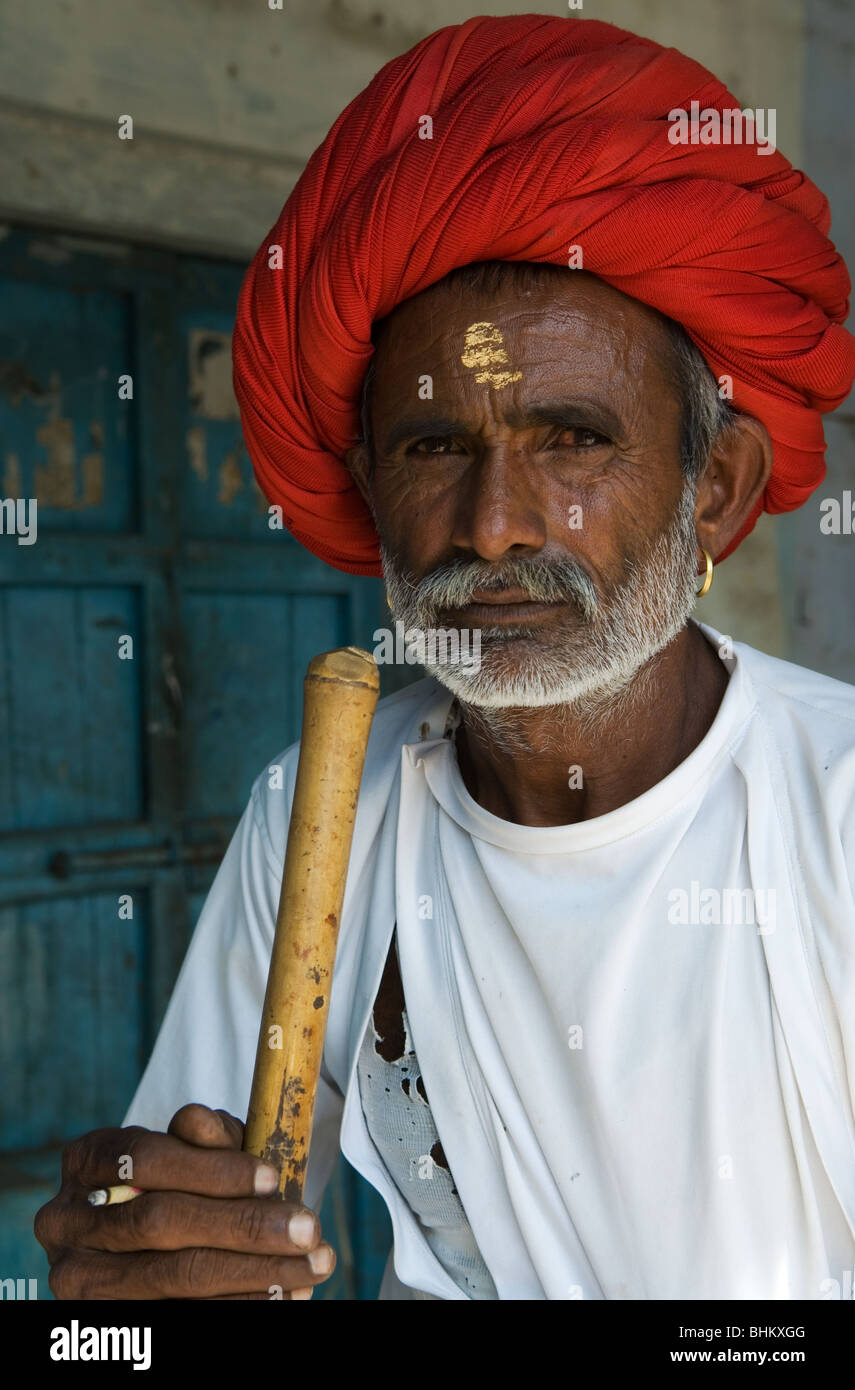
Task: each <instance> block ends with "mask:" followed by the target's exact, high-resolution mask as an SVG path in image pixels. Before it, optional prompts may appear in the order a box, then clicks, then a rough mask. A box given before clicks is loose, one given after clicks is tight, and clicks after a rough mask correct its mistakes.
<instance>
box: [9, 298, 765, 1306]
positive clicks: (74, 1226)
mask: <svg viewBox="0 0 855 1390" xmlns="http://www.w3.org/2000/svg"><path fill="white" fill-rule="evenodd" d="M485 321H486V322H488V323H491V324H493V325H495V326H496V327H497V328H498V329H499V331H500V332H501V334H502V335H503V340H504V347H505V350H506V352H507V355H508V358H509V359H510V370H512V371H521V372H522V376H521V377H520V378H519V380H517V381H514V382H510V383H509V384H508V385H506V386H502V387H499V386H497V385H495V384H493V385H491V384H489V383H479V382H477V381H476V380H475V377H476V371H475V370H474V369H473V368H471V367H467V366H466V365H465V364H464V363H463V362H461V356H462V354H463V351H464V342H465V335H466V331H467V329H468V328H469V326H470V325H471V324H473V323H478V322H485ZM668 351H669V346H668V342H667V338H666V336H665V331H664V329H663V326H662V323H661V321H660V319H659V318H658V316H657V315H656V314H655V313H654V312H653V311H652V310H650V309H648V308H646V307H645V306H644V305H641V304H639V303H637V302H635V301H633V300H630V299H627V298H626V297H625V296H624V295H621V294H620V293H619V292H618V291H616V290H614V289H612V288H611V287H610V286H607V285H605V284H604V283H602V282H601V281H598V280H596V279H594V278H593V277H592V276H590V275H587V274H584V273H582V272H575V273H574V274H573V275H570V274H569V273H568V274H567V275H566V276H563V277H562V280H561V284H560V286H556V287H555V288H554V289H549V290H544V289H532V290H531V291H530V292H527V293H519V292H514V293H511V292H508V293H506V294H501V295H498V296H494V297H492V298H489V299H487V300H485V299H484V298H483V297H479V296H475V295H472V294H469V295H468V296H467V295H463V294H461V293H460V291H459V290H455V291H454V292H452V293H450V292H449V291H448V289H447V288H445V287H444V286H443V285H442V284H440V285H437V286H434V287H432V288H431V289H430V290H428V291H426V292H425V293H424V294H423V295H420V296H419V297H418V298H417V299H414V300H411V301H409V302H408V303H406V304H403V305H401V306H399V307H398V308H397V309H396V310H395V311H394V313H393V314H392V315H391V316H390V318H389V320H388V321H387V324H386V327H385V330H384V332H383V334H382V337H381V340H380V343H379V345H378V353H377V364H376V365H377V370H376V377H375V388H374V391H373V396H372V422H373V433H374V438H375V440H376V441H377V445H376V456H375V454H372V453H371V452H369V451H368V450H367V449H366V448H364V447H362V446H357V447H356V448H354V449H353V450H351V451H350V452H349V454H348V456H347V462H348V465H349V467H350V468H351V471H352V473H353V476H354V478H355V479H356V481H357V484H358V486H359V487H360V490H361V491H362V494H363V496H364V497H365V498H366V500H367V501H368V502H369V505H370V506H371V507H372V508H373V510H374V513H375V515H376V517H377V521H378V525H379V527H380V530H381V533H382V535H383V536H384V539H385V541H386V543H387V545H388V546H389V548H390V549H391V550H392V551H393V552H395V553H396V554H397V556H398V558H399V562H401V563H402V564H403V565H404V566H405V567H406V568H407V569H409V570H410V571H412V572H413V573H414V574H415V575H416V577H417V578H421V577H423V576H424V575H426V574H428V573H430V571H431V570H432V569H434V568H435V567H436V566H437V565H441V564H445V563H447V562H448V561H450V560H452V559H454V558H456V557H460V556H462V557H464V558H469V559H474V558H480V559H483V560H488V561H494V562H498V561H499V560H501V559H502V558H503V557H506V556H510V555H516V556H536V555H540V554H542V555H549V554H553V555H555V554H559V553H560V552H561V551H562V549H563V550H565V551H568V552H570V553H571V554H572V557H573V558H574V559H575V560H576V561H577V562H578V563H580V564H581V565H582V566H583V568H584V569H585V570H586V572H587V573H588V575H589V576H590V577H591V579H592V580H593V582H594V584H595V585H596V588H597V592H598V594H605V593H607V592H608V590H609V588H610V587H611V586H613V585H615V584H617V583H619V582H620V580H621V577H622V575H623V574H624V570H625V565H626V563H627V561H628V560H629V559H631V558H632V557H633V556H636V555H641V554H642V553H643V552H644V551H645V549H646V548H647V547H648V546H649V545H650V543H651V540H652V539H653V538H655V537H656V535H657V534H659V532H660V531H661V530H662V529H663V527H664V526H665V524H666V522H667V521H668V519H669V518H670V516H671V514H672V513H673V510H674V507H675V505H676V502H677V498H678V497H679V495H680V491H681V488H682V474H681V472H680V468H679V462H678V457H679V454H678V442H679V403H678V401H677V400H676V399H675V398H674V395H673V391H672V388H671V386H670V385H669V379H668V374H667V371H666V361H667V359H666V356H665V354H666V353H667V352H668ZM425 373H428V374H430V375H431V376H432V377H433V383H434V390H433V400H431V401H420V400H419V399H418V393H417V384H418V379H419V377H420V376H422V375H424V374H425ZM559 402H561V403H564V404H563V406H562V409H561V410H560V411H558V412H556V409H555V407H556V404H557V403H559ZM547 407H549V410H548V415H549V418H548V419H547V417H546V414H544V413H543V412H544V411H545V410H546V408H547ZM538 411H540V412H541V413H540V415H539V416H538V415H537V414H536V413H537V412H538ZM440 416H441V417H442V419H443V420H444V422H445V423H444V424H439V423H438V420H437V417H440ZM405 421H410V422H412V423H411V425H410V426H409V427H408V429H407V432H406V434H405V436H404V437H403V438H401V439H399V440H398V441H397V442H394V443H393V442H392V440H391V436H392V435H393V433H394V432H395V431H396V430H399V428H400V427H401V426H402V424H403V423H404V422H405ZM438 436H441V442H439V443H438V442H437V437H438ZM431 438H432V439H433V443H430V442H429V441H430V440H431ZM419 441H421V443H419ZM426 441H427V442H426ZM771 466H772V451H771V444H770V441H769V436H768V434H767V432H766V430H765V429H764V427H763V426H762V425H761V424H760V423H759V422H758V421H756V420H753V419H750V418H749V417H746V416H740V417H739V418H738V422H737V425H736V428H735V429H734V430H733V431H732V432H731V434H730V435H729V436H728V438H727V439H726V440H722V441H720V442H719V444H718V445H717V446H716V449H715V452H714V455H713V457H712V459H711V461H710V463H709V465H708V467H707V470H706V472H705V474H704V476H703V478H702V481H701V483H700V485H699V488H698V495H697V505H696V508H695V526H696V534H697V538H698V561H699V564H698V572H699V573H701V572H702V571H703V568H704V566H703V564H702V552H701V547H705V548H706V549H707V550H709V551H710V553H711V554H712V555H713V556H717V555H719V554H720V553H721V552H722V550H723V549H724V548H725V546H726V545H727V543H728V541H729V540H730V539H731V538H732V537H733V536H734V535H735V534H736V532H737V531H738V530H739V528H740V526H741V525H742V523H743V521H744V520H745V518H746V517H747V516H748V514H749V513H750V511H751V509H752V507H753V506H754V503H755V500H756V499H757V497H758V496H759V495H760V493H761V491H762V489H763V487H764V486H765V483H766V480H767V478H768V476H769V472H770V471H771ZM571 505H582V507H583V513H584V526H583V529H581V530H570V529H568V525H567V516H568V507H569V506H571ZM414 517H417V518H418V525H414V524H413V518H414ZM493 597H494V598H495V597H496V595H493ZM498 597H499V598H504V599H505V600H508V601H507V602H505V603H504V604H503V605H500V606H498V607H497V606H496V605H493V606H491V607H489V608H478V607H473V608H470V609H468V610H464V611H462V612H458V614H457V615H456V616H457V621H458V626H467V627H477V626H478V625H479V623H482V622H486V621H487V620H488V619H489V621H491V622H493V623H502V622H510V621H516V622H519V621H520V619H521V618H524V620H525V621H526V622H527V623H529V624H530V625H531V626H532V627H533V628H537V629H540V630H541V631H542V632H543V633H544V634H546V635H548V633H549V631H550V629H554V630H555V631H557V629H558V627H559V626H560V625H561V624H562V623H565V624H566V623H568V622H574V621H575V622H578V621H580V620H579V618H578V615H576V614H574V612H573V611H572V610H571V609H570V608H569V607H567V608H565V607H564V606H563V605H562V606H560V607H559V608H555V607H552V608H547V607H544V606H540V607H538V606H536V605H533V604H530V603H529V604H527V605H525V607H523V608H520V606H519V601H520V598H521V597H523V598H524V596H521V595H519V594H517V595H513V594H505V595H504V596H502V595H499V596H498ZM521 640H525V639H521ZM651 678H652V679H651V685H650V687H649V691H650V693H649V696H648V698H647V701H646V703H645V704H643V705H641V706H639V707H638V708H635V709H634V710H633V711H632V712H631V713H630V714H629V715H627V714H626V712H622V713H621V712H618V711H615V713H614V717H613V718H611V719H609V718H608V717H605V718H603V719H602V720H601V721H600V723H599V724H598V726H597V727H596V729H595V730H594V731H593V732H592V731H591V730H587V731H586V730H585V729H584V728H583V726H582V725H581V724H574V722H573V720H572V718H571V720H570V722H569V723H565V724H561V723H559V722H558V721H557V720H556V714H555V711H554V710H550V709H548V708H546V709H530V710H517V711H512V712H510V717H511V720H512V721H513V722H514V724H515V727H516V732H517V734H518V735H519V736H520V737H521V738H522V739H523V741H524V747H525V752H524V753H517V754H509V753H508V752H507V751H506V750H499V749H497V748H496V747H495V746H494V745H493V744H492V743H491V741H490V738H489V737H488V736H487V737H485V736H484V734H483V732H481V731H479V730H478V729H477V728H476V727H474V726H473V725H472V722H471V721H469V720H467V718H466V715H465V712H464V719H463V723H462V725H461V727H460V728H459V729H458V731H457V749H458V756H459V760H460V768H461V774H462V776H463V779H464V782H465V784H466V786H467V788H468V790H469V792H470V793H471V795H472V796H473V797H474V798H475V799H476V800H477V801H478V802H479V803H480V804H481V805H482V806H484V807H485V808H486V809H487V810H488V811H491V812H492V813H493V814H494V815H497V816H500V817H502V818H504V819H506V820H510V821H514V822H516V823H517V824H520V825H566V824H570V823H572V822H574V821H579V820H586V819H590V818H591V817H593V816H600V815H604V814H606V813H607V812H608V811H611V810H614V809H615V808H617V807H619V806H623V805H625V804H626V803H627V802H628V801H630V800H633V799H634V798H635V797H637V796H640V795H641V794H642V792H644V791H646V790H647V789H648V788H650V787H651V786H653V785H655V783H657V782H659V781H660V780H661V779H662V778H663V777H665V776H667V774H668V773H669V772H671V771H672V770H673V768H675V767H676V766H677V765H678V764H679V763H680V762H682V761H683V760H684V759H685V758H686V757H687V756H688V754H689V753H690V752H691V751H692V749H693V748H694V747H696V746H697V744H698V743H699V742H700V740H701V739H702V738H703V736H704V734H705V733H706V732H707V730H708V728H709V726H710V724H711V723H712V720H713V719H714V717H715V713H716V711H717V709H718V706H719V704H720V702H721V698H722V695H723V693H724V688H725V684H726V677H725V673H724V668H723V667H722V664H721V662H720V661H719V660H718V658H717V657H716V655H715V653H714V652H713V651H712V650H711V648H710V647H709V645H708V644H707V642H706V641H705V640H704V638H703V637H702V636H701V635H700V634H699V633H698V632H697V630H696V629H694V628H693V627H691V626H687V627H686V628H685V629H684V630H683V632H681V634H680V635H679V636H678V637H677V638H676V639H675V640H674V641H673V642H672V643H671V644H670V645H669V646H668V647H667V648H666V649H665V650H664V651H663V652H661V653H660V654H659V655H658V656H657V657H656V658H654V661H653V662H652V663H651ZM557 734H558V735H560V737H559V738H558V739H556V735H557ZM556 743H558V748H557V750H556ZM571 762H572V763H577V764H579V765H580V766H581V767H582V769H583V773H584V786H583V788H582V789H579V790H571V789H570V788H568V785H567V781H568V779H567V766H568V763H571ZM403 1007H404V995H403V989H402V985H401V979H400V972H399V970H398V964H397V957H396V953H395V950H394V937H393V946H392V948H391V949H390V952H389V956H388V959H387V962H386V968H385V970H384V973H383V979H382V983H381V987H380V990H379V992H378V997H377V1000H376V1003H375V1023H376V1026H377V1031H378V1033H379V1034H380V1036H381V1039H382V1041H381V1043H380V1044H378V1050H380V1051H381V1052H382V1053H383V1055H384V1056H387V1057H389V1059H390V1060H392V1059H394V1058H395V1057H397V1056H400V1054H401V1051H402V1048H403V1028H402V1026H401V1011H402V1008H403ZM242 1136H243V1126H242V1125H241V1123H240V1121H239V1120H237V1119H235V1118H234V1117H233V1116H231V1115H227V1114H226V1113H225V1112H224V1111H213V1110H209V1109H208V1108H207V1107H205V1106H202V1105H189V1106H184V1107H183V1108H182V1109H181V1110H179V1111H178V1113H177V1114H176V1115H175V1116H174V1117H173V1119H172V1121H171V1123H170V1126H169V1131H168V1133H167V1134H158V1133H153V1132H150V1131H148V1130H144V1129H141V1128H131V1129H124V1130H121V1129H112V1130H96V1131H94V1132H93V1133H92V1134H89V1135H85V1136H84V1137H83V1138H82V1139H79V1140H76V1141H75V1142H74V1143H72V1144H69V1145H68V1146H67V1147H66V1150H65V1153H64V1162H63V1181H62V1187H61V1189H60V1192H59V1193H58V1194H57V1196H56V1197H54V1199H53V1200H52V1201H51V1202H49V1203H48V1204H47V1205H46V1206H44V1207H42V1209H41V1210H40V1211H39V1213H38V1215H37V1217H36V1235H37V1237H38V1239H39V1241H40V1242H41V1244H42V1245H43V1246H44V1247H45V1249H46V1251H47V1253H48V1257H49V1259H50V1262H51V1276H50V1286H51V1290H52V1292H53V1293H54V1294H55V1296H56V1297H57V1298H60V1299H66V1298H89V1299H121V1298H128V1299H148V1298H169V1299H175V1298H180V1299H212V1298H213V1299H269V1298H270V1297H271V1294H270V1288H271V1286H277V1285H278V1286H280V1287H281V1288H282V1290H283V1296H284V1298H285V1299H286V1300H287V1299H288V1298H291V1297H298V1296H302V1297H309V1296H311V1290H312V1287H313V1286H314V1285H316V1284H318V1283H321V1282H322V1281H323V1280H324V1279H325V1278H328V1277H329V1273H330V1272H331V1270H332V1268H333V1267H334V1262H335V1256H334V1254H333V1252H332V1250H331V1249H330V1247H329V1246H326V1245H325V1244H324V1243H323V1242H322V1240H321V1231H320V1224H319V1222H318V1218H317V1216H316V1215H315V1214H314V1213H312V1212H306V1211H305V1209H298V1208H295V1207H292V1206H291V1205H289V1204H286V1203H281V1202H279V1201H278V1200H276V1199H273V1198H271V1197H269V1196H264V1195H259V1192H258V1189H257V1188H256V1187H255V1186H254V1182H255V1178H256V1175H257V1174H258V1172H259V1170H260V1169H261V1168H262V1166H263V1165H262V1164H261V1163H260V1161H259V1160H258V1159H256V1158H253V1157H252V1156H251V1155H249V1154H244V1153H242V1152H240V1145H241V1140H242ZM128 1153H130V1154H132V1155H133V1158H134V1178H133V1182H134V1184H135V1185H136V1186H138V1187H141V1188H143V1189H144V1192H143V1195H142V1196H140V1197H137V1198H135V1199H134V1200H133V1201H131V1202H127V1203H125V1204H124V1205H121V1206H116V1207H109V1206H108V1207H100V1208H92V1207H90V1206H89V1204H88V1202H87V1200H86V1195H87V1193H88V1192H89V1191H91V1190H92V1189H93V1188H97V1187H107V1186H110V1185H112V1184H116V1183H118V1182H119V1181H121V1180H122V1179H121V1178H120V1176H119V1163H120V1160H121V1157H122V1155H125V1154H128ZM434 1157H435V1158H436V1159H437V1161H438V1162H442V1163H443V1164H444V1156H443V1155H442V1150H441V1147H440V1146H439V1145H437V1146H436V1152H435V1154H434ZM299 1210H302V1211H303V1213H304V1215H306V1217H307V1218H308V1220H307V1225H308V1230H307V1232H306V1236H305V1243H304V1244H303V1245H302V1246H301V1245H299V1244H297V1243H296V1242H295V1240H294V1238H293V1236H292V1235H291V1234H289V1231H288V1224H287V1223H288V1220H289V1218H290V1217H291V1216H292V1215H296V1214H297V1212H298V1211H299ZM310 1251H315V1252H318V1251H322V1252H325V1253H326V1254H327V1259H328V1261H329V1264H328V1268H327V1269H326V1271H323V1270H318V1271H314V1270H312V1268H311V1266H310V1263H309V1258H308V1252H310Z"/></svg>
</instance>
